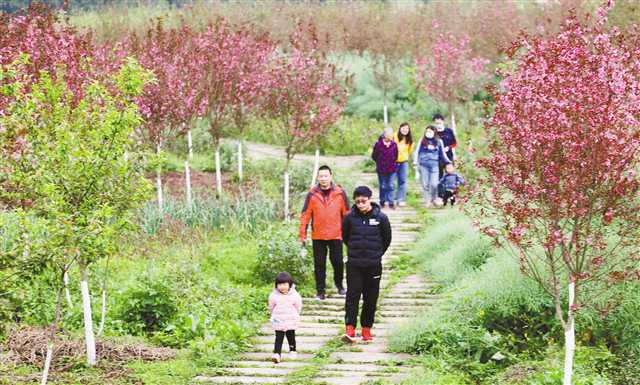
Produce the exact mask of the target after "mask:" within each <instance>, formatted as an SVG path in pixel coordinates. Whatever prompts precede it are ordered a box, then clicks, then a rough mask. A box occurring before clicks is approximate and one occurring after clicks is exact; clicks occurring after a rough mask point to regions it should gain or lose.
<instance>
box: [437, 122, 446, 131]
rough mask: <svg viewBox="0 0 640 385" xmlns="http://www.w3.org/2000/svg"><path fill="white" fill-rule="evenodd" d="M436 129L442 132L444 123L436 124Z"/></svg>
mask: <svg viewBox="0 0 640 385" xmlns="http://www.w3.org/2000/svg"><path fill="white" fill-rule="evenodd" d="M436 129H437V130H438V131H444V123H438V124H436Z"/></svg>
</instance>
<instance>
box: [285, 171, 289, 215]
mask: <svg viewBox="0 0 640 385" xmlns="http://www.w3.org/2000/svg"><path fill="white" fill-rule="evenodd" d="M284 220H285V221H286V222H289V169H288V168H287V169H286V170H285V172H284Z"/></svg>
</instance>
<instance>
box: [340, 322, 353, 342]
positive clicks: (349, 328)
mask: <svg viewBox="0 0 640 385" xmlns="http://www.w3.org/2000/svg"><path fill="white" fill-rule="evenodd" d="M346 329H347V330H346V331H345V333H344V335H343V336H342V342H345V343H348V344H352V343H354V342H356V328H355V327H353V325H347V327H346Z"/></svg>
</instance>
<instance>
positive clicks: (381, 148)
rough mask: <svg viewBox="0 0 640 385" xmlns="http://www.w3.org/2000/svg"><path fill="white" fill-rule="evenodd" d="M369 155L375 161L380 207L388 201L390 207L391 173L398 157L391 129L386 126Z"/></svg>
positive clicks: (391, 192)
mask: <svg viewBox="0 0 640 385" xmlns="http://www.w3.org/2000/svg"><path fill="white" fill-rule="evenodd" d="M371 157H372V158H373V160H374V161H375V162H376V172H377V173H378V184H379V186H380V207H381V208H384V207H385V204H386V202H389V207H390V208H392V209H393V208H395V207H394V205H393V173H395V172H396V167H397V163H396V160H397V159H398V145H397V144H396V143H395V142H394V141H393V129H392V128H390V127H387V128H385V129H384V134H383V135H382V137H380V139H378V141H377V142H376V144H375V145H374V146H373V152H372V153H371Z"/></svg>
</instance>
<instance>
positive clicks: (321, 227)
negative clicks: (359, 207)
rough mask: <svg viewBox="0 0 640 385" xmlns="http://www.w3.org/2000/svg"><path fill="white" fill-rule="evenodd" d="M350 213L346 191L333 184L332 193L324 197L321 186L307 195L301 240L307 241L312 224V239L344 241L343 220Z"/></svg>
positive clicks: (301, 216)
mask: <svg viewBox="0 0 640 385" xmlns="http://www.w3.org/2000/svg"><path fill="white" fill-rule="evenodd" d="M348 213H349V200H348V199H347V194H346V193H345V192H344V190H343V189H342V188H341V187H340V186H337V185H335V184H333V183H332V184H331V188H330V192H329V195H328V196H327V197H325V196H324V194H323V193H322V190H321V189H320V186H315V187H313V188H312V189H311V190H309V193H308V194H307V198H306V199H305V200H304V206H303V207H302V213H301V214H300V240H301V241H303V242H304V241H306V240H307V225H308V224H309V222H311V239H318V240H332V239H342V219H343V218H344V217H345V216H346V215H347V214H348Z"/></svg>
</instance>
